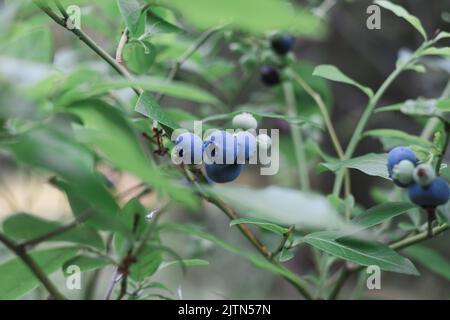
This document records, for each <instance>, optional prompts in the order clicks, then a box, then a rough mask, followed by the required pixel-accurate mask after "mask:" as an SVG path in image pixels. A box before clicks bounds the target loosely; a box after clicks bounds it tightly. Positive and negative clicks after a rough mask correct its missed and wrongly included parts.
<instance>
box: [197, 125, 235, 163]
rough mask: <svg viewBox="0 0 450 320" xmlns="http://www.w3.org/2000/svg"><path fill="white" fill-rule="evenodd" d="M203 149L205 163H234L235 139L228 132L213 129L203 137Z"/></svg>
mask: <svg viewBox="0 0 450 320" xmlns="http://www.w3.org/2000/svg"><path fill="white" fill-rule="evenodd" d="M203 149H204V157H203V161H204V162H205V163H206V164H234V163H235V162H236V157H237V145H236V139H235V138H234V137H233V135H231V134H230V133H229V132H226V131H223V130H216V131H214V132H213V133H212V134H210V135H209V136H208V137H207V138H206V139H205V143H204V147H203Z"/></svg>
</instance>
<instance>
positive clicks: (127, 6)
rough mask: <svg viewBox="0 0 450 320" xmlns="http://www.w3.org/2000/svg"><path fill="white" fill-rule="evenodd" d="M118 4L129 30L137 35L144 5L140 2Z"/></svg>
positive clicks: (120, 0) (131, 1) (119, 0)
mask: <svg viewBox="0 0 450 320" xmlns="http://www.w3.org/2000/svg"><path fill="white" fill-rule="evenodd" d="M117 4H118V6H119V9H120V13H121V14H122V16H123V18H124V20H125V24H126V25H127V28H128V30H130V32H131V33H132V34H137V32H138V27H139V18H140V17H141V10H142V9H143V4H142V3H141V2H140V1H138V0H117Z"/></svg>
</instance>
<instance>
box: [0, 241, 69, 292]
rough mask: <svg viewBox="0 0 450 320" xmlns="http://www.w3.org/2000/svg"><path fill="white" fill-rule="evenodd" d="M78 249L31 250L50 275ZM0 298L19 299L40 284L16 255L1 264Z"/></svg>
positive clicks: (39, 264) (34, 258)
mask: <svg viewBox="0 0 450 320" xmlns="http://www.w3.org/2000/svg"><path fill="white" fill-rule="evenodd" d="M77 252H78V249H72V248H57V249H48V250H41V251H34V252H31V254H30V256H31V258H32V259H33V260H34V261H35V262H36V264H37V265H38V266H39V267H40V268H41V270H42V271H43V272H44V274H46V275H49V274H51V273H53V272H55V271H57V270H58V269H60V268H61V266H62V264H63V263H64V262H65V261H67V260H68V259H70V258H72V257H73V256H75V255H76V254H77ZM0 283H1V284H2V285H1V286H0V299H1V300H11V299H17V298H20V297H22V296H23V295H25V294H26V293H27V292H29V291H31V290H33V289H34V288H36V287H37V286H38V285H39V280H38V279H37V278H36V277H35V276H34V275H33V273H32V272H31V271H30V269H28V267H27V266H26V265H25V264H24V263H23V262H22V260H20V259H19V258H17V257H15V258H12V259H11V260H8V261H6V262H5V263H3V264H1V265H0Z"/></svg>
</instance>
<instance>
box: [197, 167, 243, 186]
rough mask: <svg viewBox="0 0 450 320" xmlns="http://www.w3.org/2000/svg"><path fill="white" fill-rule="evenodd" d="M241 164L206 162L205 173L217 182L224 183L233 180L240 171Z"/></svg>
mask: <svg viewBox="0 0 450 320" xmlns="http://www.w3.org/2000/svg"><path fill="white" fill-rule="evenodd" d="M243 168H244V165H243V164H238V163H233V164H206V165H205V170H206V175H207V176H208V178H209V179H211V180H212V181H214V182H217V183H226V182H231V181H233V180H235V179H236V178H237V177H239V175H240V174H241V172H242V169H243Z"/></svg>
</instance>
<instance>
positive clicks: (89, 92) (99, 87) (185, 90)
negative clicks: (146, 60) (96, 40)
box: [56, 76, 219, 107]
mask: <svg viewBox="0 0 450 320" xmlns="http://www.w3.org/2000/svg"><path fill="white" fill-rule="evenodd" d="M124 88H141V89H143V90H147V91H150V92H158V93H163V94H166V95H169V96H173V97H176V98H179V99H184V100H189V101H194V102H199V103H206V104H218V103H219V101H218V100H217V98H216V97H214V96H213V95H211V94H210V93H209V92H207V91H205V90H203V89H200V88H198V87H195V86H192V85H189V84H186V83H184V82H181V81H167V80H166V79H163V78H157V77H144V76H143V77H140V78H137V79H133V80H128V79H123V78H117V79H112V80H105V81H102V82H97V83H94V84H93V85H92V86H85V87H82V88H75V89H73V90H70V91H68V92H67V93H65V94H64V95H63V96H61V97H60V98H59V99H58V101H57V102H56V105H57V106H59V107H64V106H67V105H69V104H71V103H73V102H75V101H80V100H86V99H88V98H92V97H96V96H100V95H103V94H106V93H108V92H109V91H111V90H118V89H124Z"/></svg>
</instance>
